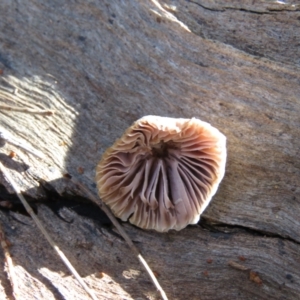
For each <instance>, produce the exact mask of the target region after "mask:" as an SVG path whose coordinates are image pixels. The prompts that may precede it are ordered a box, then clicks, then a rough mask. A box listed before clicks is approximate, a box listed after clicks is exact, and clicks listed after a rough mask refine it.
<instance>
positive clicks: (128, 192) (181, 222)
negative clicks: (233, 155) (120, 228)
mask: <svg viewBox="0 0 300 300" xmlns="http://www.w3.org/2000/svg"><path fill="white" fill-rule="evenodd" d="M225 163H226V137H225V136H224V135H223V134H222V133H221V132H220V131H219V130H218V129H216V128H214V127H212V126H211V125H210V124H209V123H206V122H203V121H200V120H199V119H196V118H192V119H176V118H167V117H159V116H145V117H143V118H141V119H139V120H137V121H136V122H135V123H133V125H132V126H131V127H129V128H128V129H127V130H126V131H125V133H124V134H123V136H122V137H121V138H120V139H118V140H117V141H116V142H115V143H114V144H113V145H112V146H111V147H110V148H108V149H107V150H106V152H105V153H104V154H103V156H102V159H101V161H100V162H99V164H98V166H97V168H96V182H97V188H98V191H99V195H100V197H101V198H102V200H103V202H104V203H106V204H107V205H108V206H109V207H110V209H111V210H112V212H113V213H114V214H115V216H116V217H118V218H120V219H122V220H123V221H126V220H128V219H129V221H130V222H131V223H132V224H134V225H136V226H138V227H141V228H143V229H154V230H156V231H159V232H165V231H168V230H170V229H175V230H181V229H183V228H184V227H186V226H187V225H188V224H195V223H197V222H198V221H199V219H200V214H201V213H202V212H203V211H204V209H205V208H206V206H207V205H208V203H209V202H210V200H211V198H212V196H213V195H214V194H215V193H216V191H217V188H218V185H219V183H220V181H221V180H222V178H223V176H224V173H225Z"/></svg>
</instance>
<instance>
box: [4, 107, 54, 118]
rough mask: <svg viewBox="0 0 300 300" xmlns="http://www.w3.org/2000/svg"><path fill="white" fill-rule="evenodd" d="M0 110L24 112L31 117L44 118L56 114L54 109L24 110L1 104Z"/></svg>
mask: <svg viewBox="0 0 300 300" xmlns="http://www.w3.org/2000/svg"><path fill="white" fill-rule="evenodd" d="M0 109H4V110H10V111H18V112H23V113H27V114H31V115H42V116H51V115H53V114H54V113H55V110H52V109H41V110H40V109H31V108H23V107H19V106H10V105H4V104H0Z"/></svg>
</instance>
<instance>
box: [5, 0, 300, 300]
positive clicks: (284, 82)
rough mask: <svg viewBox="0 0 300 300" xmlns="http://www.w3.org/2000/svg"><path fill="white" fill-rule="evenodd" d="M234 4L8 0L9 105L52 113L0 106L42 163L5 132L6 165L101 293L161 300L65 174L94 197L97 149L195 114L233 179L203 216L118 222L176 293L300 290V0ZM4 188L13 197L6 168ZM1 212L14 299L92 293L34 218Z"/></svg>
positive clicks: (219, 295) (221, 295)
mask: <svg viewBox="0 0 300 300" xmlns="http://www.w3.org/2000/svg"><path fill="white" fill-rule="evenodd" d="M228 2H229V1H221V0H220V1H217V0H216V1H198V0H197V1H183V0H174V1H154V0H153V1H150V0H149V1H138V0H136V1H134V0H130V1H70V2H61V1H37V0H36V1H35V0H29V1H7V0H2V1H1V4H0V29H1V30H0V70H1V72H0V73H1V75H0V105H11V106H12V105H13V106H19V107H22V108H26V109H36V110H38V109H39V110H41V109H54V110H55V111H56V112H55V114H54V115H49V116H43V115H37V114H29V113H28V112H16V111H8V110H3V109H1V111H0V129H1V130H2V131H6V132H9V133H10V134H11V135H13V137H14V138H15V139H18V140H19V141H22V142H23V143H24V144H26V145H29V146H30V147H32V148H35V149H36V150H38V151H40V152H41V153H43V154H44V155H45V158H44V159H39V158H37V157H35V156H34V155H32V154H29V153H27V152H24V151H23V150H22V149H20V148H18V147H15V146H12V145H10V144H9V143H6V144H5V145H4V144H3V145H2V147H1V148H0V160H1V162H2V163H3V164H4V165H5V166H6V167H7V169H8V170H9V172H10V174H11V175H12V176H13V178H14V179H15V181H16V182H17V184H18V185H19V186H20V187H21V188H22V190H23V191H24V195H25V196H26V197H27V198H28V199H29V200H30V201H31V202H32V203H33V202H36V203H35V207H36V209H37V212H38V216H39V217H40V218H41V219H42V221H43V223H44V224H45V226H46V228H47V229H48V230H49V232H50V234H51V236H52V237H53V238H54V239H55V241H56V242H57V244H58V245H59V246H60V248H61V249H62V250H63V251H65V254H66V255H67V256H68V257H69V258H70V260H71V261H72V263H74V265H75V267H76V269H77V270H78V272H79V273H80V275H81V276H82V277H84V278H85V280H86V281H87V283H88V285H89V287H90V288H92V289H93V290H94V292H95V293H96V295H97V297H98V298H99V299H159V296H158V294H157V293H156V292H155V289H154V288H153V286H152V284H151V282H150V280H149V279H148V277H147V275H146V273H145V271H144V270H143V269H142V267H141V266H140V265H139V263H138V261H137V259H136V258H135V257H134V256H133V254H132V252H131V251H130V250H129V249H128V247H127V245H126V243H125V242H124V241H123V240H122V238H120V236H119V235H118V234H117V232H116V231H115V230H114V228H113V227H112V226H111V225H109V224H107V223H106V221H105V217H104V216H103V214H102V213H101V211H100V210H99V209H98V208H94V207H92V209H90V210H89V211H88V212H87V213H85V211H86V209H87V207H90V204H89V203H88V202H87V200H86V199H85V198H86V196H85V195H84V194H83V193H81V192H80V191H78V189H76V187H75V186H74V185H73V184H71V182H70V180H68V179H66V178H64V176H63V175H64V174H65V173H69V174H71V175H72V176H73V177H75V178H76V179H78V180H79V181H81V182H83V183H84V184H85V185H86V186H87V187H88V188H89V189H91V190H92V191H94V192H96V189H95V184H94V175H95V167H96V165H97V163H98V161H99V160H100V158H101V155H102V153H103V152H104V151H105V149H106V148H107V147H109V146H111V145H112V143H113V142H114V140H115V139H116V138H118V137H120V136H121V135H122V133H123V131H124V130H125V129H126V128H127V127H128V126H130V125H131V123H132V122H134V121H135V120H137V119H138V118H140V117H142V116H144V115H161V116H169V117H184V118H190V117H197V118H199V119H201V120H203V121H206V122H209V123H211V124H212V125H213V126H215V127H217V128H218V129H219V130H220V131H222V132H223V133H224V134H225V135H226V136H227V146H228V161H227V167H226V174H225V177H224V180H223V181H222V183H221V186H220V188H219V190H218V192H217V194H216V195H215V197H214V198H213V200H212V202H211V203H210V205H209V206H208V208H207V209H206V211H205V212H204V213H203V215H202V217H201V220H200V223H199V224H198V225H196V226H189V227H187V228H186V229H184V230H182V231H180V232H173V231H172V232H169V233H165V234H159V233H156V232H152V231H143V230H141V229H138V228H135V227H134V226H132V225H130V224H126V223H125V224H124V226H125V229H126V231H127V232H128V234H129V235H130V237H131V238H132V240H133V241H134V243H135V244H136V246H137V247H138V248H139V249H140V251H141V252H142V253H143V255H144V256H145V258H146V260H147V261H148V262H149V264H150V266H151V267H152V268H153V270H154V271H155V273H156V275H157V276H158V280H159V281H160V282H161V285H162V286H163V288H164V289H165V291H166V293H167V295H168V297H169V299H270V298H271V299H298V298H299V293H300V267H299V266H300V233H299V229H300V217H299V216H300V187H299V182H300V160H299V157H300V100H299V96H300V67H299V63H300V61H299V57H300V47H299V45H300V29H299V26H300V11H299V10H300V6H299V4H297V1H284V3H283V2H282V3H281V2H276V1H241V2H243V3H242V4H241V3H240V1H230V4H228ZM11 151H14V152H15V153H16V156H15V157H14V158H10V157H9V154H10V152H11ZM6 191H8V192H6ZM0 197H1V201H3V200H9V201H10V202H12V203H14V205H17V204H16V198H15V197H14V196H13V190H12V189H11V187H10V186H9V185H8V183H7V181H6V180H5V178H4V177H3V176H2V175H1V174H0ZM67 200H68V201H71V202H70V203H71V205H70V204H69V205H68V207H67V206H66V205H64V204H65V203H66V201H67ZM0 203H1V202H0ZM53 203H54V204H55V209H54V208H53V207H54V206H53V205H54V204H53ZM75 208H76V209H75ZM91 211H92V212H93V214H92V213H91ZM98 214H99V218H98V217H97V216H98ZM0 217H1V222H2V224H3V226H4V231H5V233H6V236H7V239H8V240H9V241H10V242H11V247H10V251H11V254H12V258H13V262H14V264H15V268H16V277H17V282H18V287H19V293H20V295H21V299H88V298H87V296H86V295H85V293H84V291H83V290H82V289H81V287H80V286H79V285H78V283H77V282H76V281H75V279H74V278H73V277H72V276H70V274H69V272H68V271H67V270H66V267H65V266H64V265H63V264H62V263H61V262H60V260H59V259H58V257H57V256H56V254H55V253H54V252H53V251H52V249H51V248H50V246H49V245H48V244H47V242H46V241H45V240H44V238H43V237H42V235H41V234H40V233H39V231H38V230H37V228H36V227H35V225H34V224H33V222H32V220H31V219H30V218H29V217H27V216H24V215H22V214H19V213H17V212H13V211H7V210H6V211H0ZM230 262H235V263H237V264H238V265H234V266H235V267H234V266H233V264H232V263H230ZM0 263H1V266H2V267H1V271H0V278H1V287H0V298H1V299H10V297H11V287H10V285H9V280H8V279H7V275H6V273H5V270H4V255H3V254H2V253H1V254H0ZM230 264H231V265H230ZM242 266H244V267H245V268H247V270H242ZM254 273H255V274H256V280H255V279H253V277H255V276H254V275H253V274H254ZM257 278H259V280H258V279H257Z"/></svg>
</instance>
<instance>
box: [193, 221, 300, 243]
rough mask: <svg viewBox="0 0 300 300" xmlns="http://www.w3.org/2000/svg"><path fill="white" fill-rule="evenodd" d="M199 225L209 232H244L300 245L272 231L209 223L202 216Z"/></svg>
mask: <svg viewBox="0 0 300 300" xmlns="http://www.w3.org/2000/svg"><path fill="white" fill-rule="evenodd" d="M199 225H200V226H201V227H203V228H205V229H206V230H209V231H210V232H216V233H223V234H236V233H240V232H243V233H246V234H250V235H251V236H259V237H266V238H276V239H281V240H286V241H290V242H292V243H295V244H298V245H300V242H299V241H297V240H295V239H293V238H291V237H288V236H283V235H280V234H277V233H274V232H270V231H264V230H260V229H255V228H250V227H246V226H242V225H233V224H226V223H218V224H210V223H209V221H208V220H206V219H205V218H202V219H201V220H200V223H199Z"/></svg>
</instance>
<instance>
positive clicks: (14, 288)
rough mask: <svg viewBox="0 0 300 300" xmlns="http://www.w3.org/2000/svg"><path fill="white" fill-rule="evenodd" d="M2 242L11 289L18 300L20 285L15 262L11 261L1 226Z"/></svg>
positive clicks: (0, 239)
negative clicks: (17, 279)
mask: <svg viewBox="0 0 300 300" xmlns="http://www.w3.org/2000/svg"><path fill="white" fill-rule="evenodd" d="M0 242H1V247H2V250H3V253H4V257H5V262H6V272H7V275H8V279H9V281H10V284H11V287H12V292H13V297H14V299H15V300H18V299H20V298H19V293H18V285H17V281H16V276H15V271H14V265H13V262H12V259H11V256H10V253H9V246H8V244H7V242H6V239H5V234H4V231H3V228H2V225H1V224H0Z"/></svg>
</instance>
